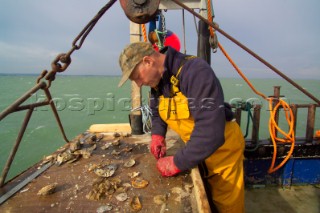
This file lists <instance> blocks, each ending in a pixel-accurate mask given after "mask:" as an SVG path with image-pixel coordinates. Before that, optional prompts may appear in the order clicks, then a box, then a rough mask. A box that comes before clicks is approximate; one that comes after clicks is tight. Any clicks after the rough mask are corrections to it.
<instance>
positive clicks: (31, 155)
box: [0, 75, 320, 179]
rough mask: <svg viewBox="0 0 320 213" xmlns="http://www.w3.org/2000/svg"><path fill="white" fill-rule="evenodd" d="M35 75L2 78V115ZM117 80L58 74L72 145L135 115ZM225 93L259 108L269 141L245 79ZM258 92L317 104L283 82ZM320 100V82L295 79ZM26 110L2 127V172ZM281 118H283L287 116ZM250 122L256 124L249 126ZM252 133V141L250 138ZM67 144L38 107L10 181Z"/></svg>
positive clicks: (270, 82) (302, 115)
mask: <svg viewBox="0 0 320 213" xmlns="http://www.w3.org/2000/svg"><path fill="white" fill-rule="evenodd" d="M36 79H37V76H33V75H0V94H1V101H0V111H3V110H4V109H5V108H6V107H8V106H9V105H10V104H12V103H13V102H14V101H15V100H16V99H18V98H19V97H20V96H21V95H23V94H25V93H26V91H28V90H29V89H31V88H32V87H33V86H34V85H35V84H36ZM119 80H120V77H119V76H65V75H60V76H57V77H56V80H55V81H53V82H52V86H51V87H50V92H51V95H52V97H53V100H54V103H55V105H56V107H57V110H58V114H59V116H60V119H61V122H62V125H63V127H64V129H65V132H66V135H67V137H68V139H69V140H71V139H72V138H74V137H75V136H77V135H78V134H80V133H83V132H85V131H86V130H87V129H89V127H90V125H92V124H104V123H127V122H128V115H129V113H130V110H131V102H130V101H131V97H130V96H131V92H130V89H131V86H130V85H131V84H130V83H126V84H125V85H124V86H123V87H121V88H118V87H117V85H118V82H119ZM220 82H221V84H222V87H223V90H224V96H225V101H226V102H229V103H237V102H239V101H242V102H249V103H252V104H261V105H262V109H261V123H260V134H259V137H260V139H266V138H268V137H269V133H268V119H269V109H268V102H267V101H265V100H264V99H263V98H261V97H260V96H258V95H256V94H255V93H254V92H253V91H252V90H251V89H250V87H249V86H248V85H247V84H246V83H245V82H244V80H242V79H241V78H222V79H220ZM251 82H252V83H253V85H254V86H255V87H256V89H257V90H258V91H259V92H261V93H263V94H265V95H266V96H268V95H273V91H274V88H273V86H281V94H282V95H284V96H285V97H283V98H285V100H286V101H287V102H288V103H299V104H309V103H314V101H313V100H311V99H310V98H308V97H306V96H305V95H304V94H303V93H302V92H300V91H299V90H298V89H296V88H295V87H294V86H292V85H291V84H289V83H287V82H286V81H284V80H281V79H253V80H251ZM296 82H297V83H298V84H299V85H300V86H302V87H303V88H305V89H306V90H307V91H309V92H310V93H311V94H313V95H314V96H315V97H317V98H318V99H319V98H320V80H297V81H296ZM148 92H149V89H148V88H147V87H145V88H143V89H142V97H143V100H142V103H143V104H147V103H148ZM44 99H45V95H44V93H43V91H42V90H39V91H38V92H37V93H35V94H33V95H32V96H31V97H30V98H29V99H28V100H26V102H25V104H31V103H36V102H40V101H43V100H44ZM25 115H26V111H20V112H17V113H12V114H10V115H8V116H7V117H6V118H4V119H3V120H2V121H1V122H0V171H2V169H3V167H4V165H5V163H6V161H7V158H8V156H9V153H10V152H11V149H12V147H13V145H14V142H15V140H16V137H17V134H18V132H19V130H20V128H21V124H22V122H23V119H24V117H25ZM319 115H320V112H316V128H315V129H320V116H319ZM280 116H282V117H284V115H283V114H280ZM241 120H242V122H241V127H242V131H243V133H244V134H245V132H246V124H247V122H248V119H247V113H246V112H243V114H242V119H241ZM306 121H307V110H306V109H301V110H299V113H298V122H297V131H296V135H297V136H298V137H299V136H300V137H304V136H305V128H306ZM251 123H252V122H251ZM280 126H283V128H284V130H287V129H286V128H287V127H286V124H285V119H284V118H280ZM250 133H251V132H249V134H248V135H249V136H248V137H250ZM64 143H65V141H64V140H63V137H62V134H61V132H60V130H59V127H58V124H57V122H56V120H55V117H54V115H53V113H52V111H51V108H50V107H49V106H44V107H39V108H36V109H35V111H34V112H33V113H32V117H31V119H30V121H29V123H28V126H27V129H26V131H25V134H24V136H23V138H22V141H21V144H20V146H19V149H18V152H17V154H16V157H15V159H14V161H13V164H12V167H11V169H10V171H9V174H8V177H7V179H10V178H12V177H14V176H15V175H17V174H18V173H19V172H21V171H24V170H25V169H27V168H28V167H30V166H32V165H33V164H34V163H36V162H38V161H39V160H41V159H42V158H43V157H44V156H47V155H50V154H51V153H52V152H53V151H55V150H56V149H58V148H59V147H61V146H62V145H63V144H64Z"/></svg>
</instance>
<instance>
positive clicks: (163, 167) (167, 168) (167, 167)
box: [157, 156, 181, 177]
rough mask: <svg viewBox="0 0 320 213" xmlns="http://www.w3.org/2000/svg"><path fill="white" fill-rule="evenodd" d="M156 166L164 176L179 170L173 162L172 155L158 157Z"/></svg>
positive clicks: (171, 174)
mask: <svg viewBox="0 0 320 213" xmlns="http://www.w3.org/2000/svg"><path fill="white" fill-rule="evenodd" d="M157 168H158V170H159V172H160V173H161V175H162V176H164V177H170V176H174V175H176V174H178V173H179V172H181V170H180V169H178V167H177V166H176V165H175V164H174V162H173V156H169V157H164V158H160V159H159V160H158V162H157Z"/></svg>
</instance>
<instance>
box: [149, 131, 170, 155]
mask: <svg viewBox="0 0 320 213" xmlns="http://www.w3.org/2000/svg"><path fill="white" fill-rule="evenodd" d="M150 151H151V153H152V154H153V156H154V157H155V158H156V159H159V158H162V157H164V156H165V155H166V142H165V140H164V137H163V136H161V135H152V136H151V144H150Z"/></svg>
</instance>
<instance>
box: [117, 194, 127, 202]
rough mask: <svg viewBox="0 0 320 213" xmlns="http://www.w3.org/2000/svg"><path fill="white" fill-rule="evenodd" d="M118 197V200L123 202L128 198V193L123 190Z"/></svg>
mask: <svg viewBox="0 0 320 213" xmlns="http://www.w3.org/2000/svg"><path fill="white" fill-rule="evenodd" d="M116 199H117V200H118V201H121V202H123V201H125V200H127V199H128V195H127V193H125V192H123V193H120V194H118V195H116Z"/></svg>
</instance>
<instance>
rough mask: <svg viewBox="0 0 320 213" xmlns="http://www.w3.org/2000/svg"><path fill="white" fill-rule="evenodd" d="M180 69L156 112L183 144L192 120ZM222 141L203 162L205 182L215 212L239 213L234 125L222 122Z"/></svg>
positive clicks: (239, 159)
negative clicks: (169, 91) (223, 125)
mask: <svg viewBox="0 0 320 213" xmlns="http://www.w3.org/2000/svg"><path fill="white" fill-rule="evenodd" d="M182 66H183V65H182ZM182 66H181V67H180V68H179V70H178V72H177V74H176V76H172V77H171V79H170V81H171V84H172V97H170V98H165V97H164V96H163V95H162V96H160V97H159V98H160V99H159V108H158V110H159V115H160V117H161V119H162V120H163V121H165V122H166V123H167V125H168V126H169V127H170V128H171V129H173V130H174V131H175V132H177V133H178V134H179V136H180V137H181V139H182V140H183V141H184V142H185V143H187V142H188V141H189V140H190V137H191V134H192V131H193V128H194V119H193V118H192V116H191V114H190V111H189V106H188V99H187V98H186V96H184V94H182V93H181V91H180V89H179V80H178V76H179V74H180V72H181V69H182ZM213 128H214V127H213ZM213 131H214V129H213ZM224 137H225V143H224V144H223V145H222V146H221V147H220V148H219V149H217V150H216V151H215V152H214V153H213V154H212V155H211V156H209V157H208V158H207V159H206V160H205V163H206V166H207V168H208V172H209V175H208V176H207V177H205V178H206V180H207V181H208V183H209V184H210V191H211V196H212V200H213V203H214V204H215V205H216V207H217V208H218V210H219V212H230V213H233V212H234V213H242V212H244V177H243V151H244V138H243V135H242V132H241V129H240V127H239V125H238V124H237V123H236V122H226V126H225V132H224Z"/></svg>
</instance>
